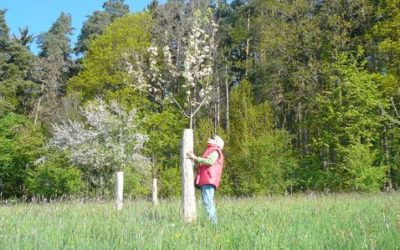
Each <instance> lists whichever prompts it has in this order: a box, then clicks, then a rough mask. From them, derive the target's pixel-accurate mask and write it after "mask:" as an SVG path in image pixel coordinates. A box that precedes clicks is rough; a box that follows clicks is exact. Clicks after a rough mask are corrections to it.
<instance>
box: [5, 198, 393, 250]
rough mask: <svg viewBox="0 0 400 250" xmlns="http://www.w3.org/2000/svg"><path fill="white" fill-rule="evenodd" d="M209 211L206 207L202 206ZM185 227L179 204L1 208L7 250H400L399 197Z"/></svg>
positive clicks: (263, 209) (222, 214) (247, 203)
mask: <svg viewBox="0 0 400 250" xmlns="http://www.w3.org/2000/svg"><path fill="white" fill-rule="evenodd" d="M198 207H199V211H200V212H203V211H202V207H201V204H200V203H199V204H198ZM217 207H218V216H219V223H218V225H217V226H213V225H211V224H210V223H209V222H208V221H207V219H206V218H205V215H204V213H201V214H200V218H199V220H198V221H197V222H196V223H193V224H185V223H184V222H182V220H181V217H180V202H179V201H168V202H167V201H164V202H161V204H160V205H159V206H158V207H153V206H152V205H151V203H149V202H146V201H129V202H126V203H125V206H124V209H123V210H122V211H116V210H115V209H114V208H113V203H112V202H103V203H102V202H91V203H80V202H70V203H54V204H41V205H40V204H19V205H9V206H6V205H5V206H1V207H0V249H400V195H399V193H391V194H379V195H358V194H352V195H332V196H319V197H315V196H314V197H313V196H295V197H273V198H267V197H265V198H262V197H258V198H248V199H228V198H224V199H218V205H217Z"/></svg>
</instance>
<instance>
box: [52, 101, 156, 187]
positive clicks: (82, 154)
mask: <svg viewBox="0 0 400 250" xmlns="http://www.w3.org/2000/svg"><path fill="white" fill-rule="evenodd" d="M81 114H82V116H83V118H84V121H71V120H68V121H66V122H63V123H62V124H52V128H53V138H52V139H51V140H50V142H49V146H52V147H55V148H57V149H60V150H63V151H64V150H66V151H68V153H69V157H70V160H71V162H72V163H73V164H74V165H76V166H81V167H82V169H83V172H84V175H85V178H86V179H87V181H89V183H90V184H92V185H94V186H95V187H98V188H102V187H105V185H106V184H107V183H108V182H109V181H110V179H111V176H112V174H113V173H114V172H115V171H117V170H123V169H125V168H127V167H129V168H132V169H134V170H135V172H137V173H139V174H141V175H145V176H147V175H148V174H149V172H150V166H149V164H148V159H147V158H146V157H145V156H144V155H143V154H142V150H143V144H144V143H145V142H146V140H147V136H146V135H144V134H142V133H139V132H138V123H137V120H136V111H135V110H131V111H125V110H124V109H122V108H121V107H120V106H119V104H118V103H117V102H115V101H114V102H112V103H111V104H110V105H107V104H106V103H104V101H103V100H101V99H97V100H96V101H94V102H92V103H89V104H88V105H87V106H86V107H85V108H83V109H82V110H81Z"/></svg>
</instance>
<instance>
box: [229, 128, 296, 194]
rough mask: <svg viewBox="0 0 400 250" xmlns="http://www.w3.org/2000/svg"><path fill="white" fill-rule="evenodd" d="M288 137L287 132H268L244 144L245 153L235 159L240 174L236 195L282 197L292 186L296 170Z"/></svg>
mask: <svg viewBox="0 0 400 250" xmlns="http://www.w3.org/2000/svg"><path fill="white" fill-rule="evenodd" d="M290 142H291V137H290V136H289V134H288V133H287V132H286V131H280V130H276V131H271V132H269V133H264V134H261V135H260V136H258V137H255V138H252V139H251V140H250V141H248V142H244V145H243V148H244V152H243V154H241V155H240V156H236V157H232V158H233V159H237V162H234V163H235V164H238V165H239V167H241V169H240V174H238V175H237V179H236V181H237V182H238V183H239V189H238V190H235V192H236V194H239V195H252V194H283V193H285V192H286V191H288V192H289V188H290V187H292V186H293V184H295V180H294V179H293V175H292V174H293V171H294V170H295V168H296V167H297V162H296V158H295V155H294V153H293V151H292V149H291V144H290Z"/></svg>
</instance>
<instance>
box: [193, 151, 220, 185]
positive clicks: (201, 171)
mask: <svg viewBox="0 0 400 250" xmlns="http://www.w3.org/2000/svg"><path fill="white" fill-rule="evenodd" d="M214 151H218V154H219V156H218V159H217V160H216V161H215V162H214V164H213V165H211V166H207V165H203V164H200V165H199V166H198V170H197V176H196V181H195V184H196V186H202V185H207V184H208V185H214V186H215V188H218V186H219V183H220V181H221V175H222V170H223V168H224V155H223V154H222V150H221V149H220V148H219V147H217V146H215V145H210V146H208V148H207V149H206V151H205V152H204V154H203V157H204V158H208V156H209V155H210V154H211V153H212V152H214Z"/></svg>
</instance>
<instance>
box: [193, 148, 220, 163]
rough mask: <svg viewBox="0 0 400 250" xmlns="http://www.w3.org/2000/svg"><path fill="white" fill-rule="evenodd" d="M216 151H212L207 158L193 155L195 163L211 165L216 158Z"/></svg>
mask: <svg viewBox="0 0 400 250" xmlns="http://www.w3.org/2000/svg"><path fill="white" fill-rule="evenodd" d="M218 156H219V154H218V151H214V152H212V153H211V154H210V155H209V156H208V157H207V158H204V157H195V159H194V161H195V162H196V163H200V164H203V165H206V166H211V165H213V164H214V163H215V161H216V160H217V159H218Z"/></svg>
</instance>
